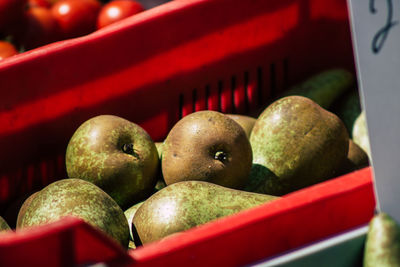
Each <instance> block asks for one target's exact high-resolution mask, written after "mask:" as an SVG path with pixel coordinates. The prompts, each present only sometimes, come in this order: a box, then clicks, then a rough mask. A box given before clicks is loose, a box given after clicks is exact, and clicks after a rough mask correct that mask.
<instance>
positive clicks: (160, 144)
mask: <svg viewBox="0 0 400 267" xmlns="http://www.w3.org/2000/svg"><path fill="white" fill-rule="evenodd" d="M155 145H156V148H157V152H158V158H159V160H160V168H159V171H158V174H157V177H158V178H157V182H156V185H155V187H154V190H155V191H158V190H161V189H162V188H164V187H166V186H167V185H166V184H165V182H164V177H163V175H162V171H161V160H162V154H163V146H164V142H155Z"/></svg>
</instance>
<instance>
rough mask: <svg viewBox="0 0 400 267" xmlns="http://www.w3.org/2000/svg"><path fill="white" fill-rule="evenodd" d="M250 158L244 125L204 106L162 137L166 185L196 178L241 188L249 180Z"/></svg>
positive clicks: (162, 164)
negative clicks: (205, 108)
mask: <svg viewBox="0 0 400 267" xmlns="http://www.w3.org/2000/svg"><path fill="white" fill-rule="evenodd" d="M251 162H252V151H251V146H250V142H249V139H248V138H247V136H246V133H245V132H244V130H243V128H242V127H241V126H240V125H239V124H238V123H236V122H235V121H234V120H233V119H231V118H229V117H228V116H225V115H224V114H222V113H220V112H217V111H211V110H205V111H198V112H195V113H192V114H189V115H187V116H186V117H184V118H182V119H181V120H180V121H178V122H177V123H176V124H175V125H174V127H172V129H171V130H170V132H169V133H168V135H167V138H166V139H165V141H164V145H163V154H162V162H161V168H162V174H163V177H164V181H165V183H166V184H167V185H170V184H173V183H176V182H180V181H189V180H196V181H207V182H212V183H215V184H219V185H222V186H226V187H230V188H235V189H240V188H243V187H244V186H245V185H246V183H247V181H248V178H249V173H250V169H251V164H252V163H251Z"/></svg>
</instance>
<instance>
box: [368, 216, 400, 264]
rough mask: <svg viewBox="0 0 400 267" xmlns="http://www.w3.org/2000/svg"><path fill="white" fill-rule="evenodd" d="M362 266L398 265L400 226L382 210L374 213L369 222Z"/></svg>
mask: <svg viewBox="0 0 400 267" xmlns="http://www.w3.org/2000/svg"><path fill="white" fill-rule="evenodd" d="M363 266H364V267H377V266H379V267H394V266H400V226H399V225H398V224H397V222H396V221H395V220H394V219H393V218H392V217H391V216H390V215H388V214H386V213H384V212H381V213H379V214H377V215H375V216H374V218H373V219H372V220H371V222H370V223H369V229H368V234H367V238H366V242H365V248H364V259H363Z"/></svg>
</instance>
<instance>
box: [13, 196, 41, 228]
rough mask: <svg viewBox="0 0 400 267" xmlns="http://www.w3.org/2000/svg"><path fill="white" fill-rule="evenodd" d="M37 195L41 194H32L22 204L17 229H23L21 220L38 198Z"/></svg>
mask: <svg viewBox="0 0 400 267" xmlns="http://www.w3.org/2000/svg"><path fill="white" fill-rule="evenodd" d="M37 193H39V192H35V193H33V194H31V195H30V196H29V197H28V198H27V199H26V200H25V201H24V203H23V204H22V206H21V208H20V209H19V212H18V216H17V223H16V227H17V228H19V227H21V220H22V218H23V217H24V216H25V212H26V209H27V208H28V207H29V205H30V204H31V202H32V200H33V199H34V198H35V197H36V195H37Z"/></svg>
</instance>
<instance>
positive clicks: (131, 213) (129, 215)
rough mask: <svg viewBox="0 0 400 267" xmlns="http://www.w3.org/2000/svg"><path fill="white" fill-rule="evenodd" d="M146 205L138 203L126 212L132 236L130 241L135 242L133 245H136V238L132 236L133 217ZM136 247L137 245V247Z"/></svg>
mask: <svg viewBox="0 0 400 267" xmlns="http://www.w3.org/2000/svg"><path fill="white" fill-rule="evenodd" d="M143 203H144V201H142V202H139V203H136V204H135V205H133V206H132V207H130V208H129V209H127V210H126V211H124V214H125V217H126V219H127V220H128V224H129V234H130V241H132V242H133V244H135V242H134V241H135V238H134V236H133V234H132V221H133V217H134V216H135V213H136V211H137V210H138V209H139V208H140V206H142V204H143ZM135 247H136V245H135Z"/></svg>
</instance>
